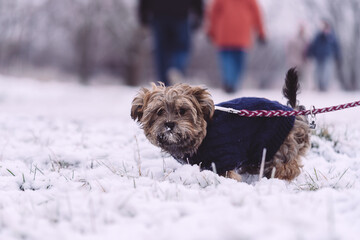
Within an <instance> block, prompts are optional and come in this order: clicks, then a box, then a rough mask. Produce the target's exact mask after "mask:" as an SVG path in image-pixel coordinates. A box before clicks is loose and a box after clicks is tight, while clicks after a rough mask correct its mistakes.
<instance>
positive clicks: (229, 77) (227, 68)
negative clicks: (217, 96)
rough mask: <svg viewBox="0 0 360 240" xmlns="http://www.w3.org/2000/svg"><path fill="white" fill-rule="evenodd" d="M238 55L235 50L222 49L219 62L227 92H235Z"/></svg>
mask: <svg viewBox="0 0 360 240" xmlns="http://www.w3.org/2000/svg"><path fill="white" fill-rule="evenodd" d="M235 58H236V54H234V51H233V50H229V49H220V51H219V62H220V68H221V74H222V79H223V85H224V88H225V91H226V92H229V93H231V92H235V87H236V80H237V70H236V59H235Z"/></svg>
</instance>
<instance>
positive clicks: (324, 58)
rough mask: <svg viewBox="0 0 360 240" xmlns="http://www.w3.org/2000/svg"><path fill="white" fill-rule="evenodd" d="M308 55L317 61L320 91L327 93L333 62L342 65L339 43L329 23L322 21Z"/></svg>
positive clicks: (317, 79) (317, 78)
mask: <svg viewBox="0 0 360 240" xmlns="http://www.w3.org/2000/svg"><path fill="white" fill-rule="evenodd" d="M307 55H308V56H309V57H313V58H314V59H315V62H316V81H317V85H318V88H319V90H320V91H326V90H327V89H328V87H329V80H330V78H331V73H332V66H333V64H332V63H333V62H332V60H333V59H334V60H335V61H337V62H338V63H340V49H339V45H338V41H337V39H336V37H335V34H334V32H333V30H332V28H331V26H330V24H329V22H328V21H326V20H323V21H322V26H321V29H320V31H319V32H318V33H317V34H316V36H315V38H314V40H313V41H312V42H311V43H310V46H309V48H308V51H307Z"/></svg>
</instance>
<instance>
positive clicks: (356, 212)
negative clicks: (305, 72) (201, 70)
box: [0, 77, 360, 240]
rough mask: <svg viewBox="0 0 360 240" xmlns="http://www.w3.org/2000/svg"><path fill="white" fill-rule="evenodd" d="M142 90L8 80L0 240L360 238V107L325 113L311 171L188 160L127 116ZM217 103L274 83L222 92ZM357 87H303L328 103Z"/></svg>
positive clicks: (275, 95)
mask: <svg viewBox="0 0 360 240" xmlns="http://www.w3.org/2000/svg"><path fill="white" fill-rule="evenodd" d="M137 90H138V89H137V88H129V87H122V86H88V87H84V86H80V85H77V84H74V83H59V82H39V81H34V80H29V79H15V78H9V77H0V136H1V137H0V239H1V240H12V239H24V240H40V239H50V240H56V239H61V240H65V239H71V240H77V239H108V240H111V239H117V240H118V239H124V240H126V239H134V240H135V239H149V240H150V239H154V240H162V239H164V240H165V239H166V240H169V239H181V240H184V239H206V240H212V239H214V240H215V239H218V240H227V239H229V240H237V239H276V240H279V239H286V240H292V239H359V236H360V121H359V119H360V108H353V109H349V110H344V111H341V112H335V113H328V114H323V115H319V116H318V119H317V123H318V130H317V132H316V133H315V135H314V136H313V137H312V145H313V148H312V150H311V151H310V152H309V154H308V156H307V157H306V158H305V159H304V161H303V162H304V169H303V172H302V174H301V175H300V176H299V177H298V178H297V179H296V180H295V181H293V182H291V183H288V182H285V181H281V180H277V179H261V181H258V180H257V178H256V176H255V177H254V176H244V177H245V179H246V182H244V183H238V182H235V181H234V180H231V179H225V178H223V177H219V176H217V175H215V174H213V173H212V172H209V171H203V172H200V171H199V170H198V168H197V167H196V166H189V165H183V166H182V165H180V164H179V163H177V162H176V161H175V160H174V159H172V158H171V157H169V156H167V155H165V154H163V153H161V152H160V150H159V149H157V148H156V147H153V146H152V145H150V143H149V142H148V141H147V140H146V139H145V137H144V135H143V133H142V130H141V129H140V128H139V126H138V125H137V124H136V123H135V122H133V121H132V120H131V118H130V104H131V101H132V98H133V97H134V95H135V94H136V92H137ZM210 91H211V92H212V95H213V97H214V99H215V102H219V101H223V100H229V99H230V98H235V97H240V96H259V97H267V98H270V99H275V100H278V101H280V102H283V103H284V102H285V100H284V99H283V98H282V96H281V94H280V89H279V90H278V91H277V90H276V91H275V90H272V91H262V92H260V91H256V90H247V91H240V92H239V93H237V94H236V95H225V94H224V93H222V92H221V91H220V90H216V89H210ZM359 98H360V94H359V92H357V93H342V92H337V91H332V92H330V93H326V94H320V93H317V92H313V91H303V93H302V94H301V95H300V100H301V103H302V104H304V105H305V106H307V107H309V106H311V105H315V106H316V107H325V106H331V105H337V104H341V103H346V102H351V101H355V100H359Z"/></svg>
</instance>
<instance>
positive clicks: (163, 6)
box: [139, 0, 204, 25]
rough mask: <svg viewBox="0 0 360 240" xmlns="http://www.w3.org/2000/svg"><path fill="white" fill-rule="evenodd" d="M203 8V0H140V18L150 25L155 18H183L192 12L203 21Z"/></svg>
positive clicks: (197, 19) (198, 19)
mask: <svg viewBox="0 0 360 240" xmlns="http://www.w3.org/2000/svg"><path fill="white" fill-rule="evenodd" d="M203 8H204V6H203V1H202V0H140V2H139V20H140V22H141V23H142V24H143V25H148V24H150V22H152V20H154V19H160V20H162V19H165V20H166V19H175V20H183V19H186V18H188V17H189V15H190V13H192V14H193V16H194V18H196V20H195V21H201V19H202V18H203ZM197 24H199V23H197Z"/></svg>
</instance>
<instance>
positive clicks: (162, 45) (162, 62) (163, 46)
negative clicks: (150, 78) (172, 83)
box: [152, 20, 170, 85]
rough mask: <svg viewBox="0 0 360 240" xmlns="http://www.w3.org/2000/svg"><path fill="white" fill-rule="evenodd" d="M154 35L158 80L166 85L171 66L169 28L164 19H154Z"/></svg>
mask: <svg viewBox="0 0 360 240" xmlns="http://www.w3.org/2000/svg"><path fill="white" fill-rule="evenodd" d="M152 31H153V37H154V58H155V64H156V72H157V76H158V80H159V81H160V82H163V83H164V84H165V85H169V81H168V78H167V71H168V68H169V61H170V60H169V53H168V50H167V48H168V47H167V45H168V44H167V35H168V33H167V28H166V25H165V24H164V23H163V22H162V21H160V20H159V21H156V20H155V21H154V23H153V28H152Z"/></svg>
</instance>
